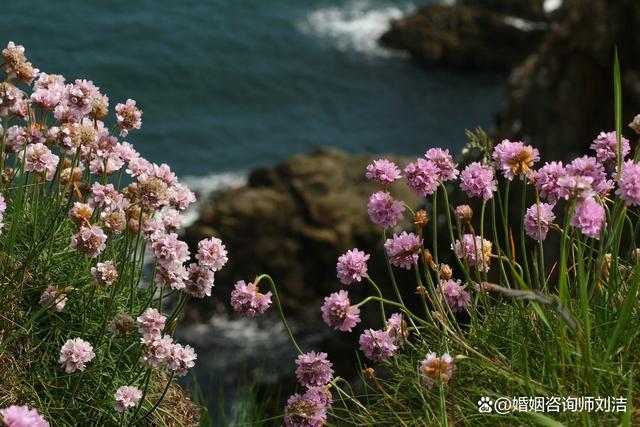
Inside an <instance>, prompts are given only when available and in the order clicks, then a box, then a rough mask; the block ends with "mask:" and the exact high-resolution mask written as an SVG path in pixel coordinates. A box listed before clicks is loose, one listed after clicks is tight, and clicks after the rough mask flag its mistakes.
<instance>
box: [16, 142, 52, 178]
mask: <svg viewBox="0 0 640 427" xmlns="http://www.w3.org/2000/svg"><path fill="white" fill-rule="evenodd" d="M24 157H25V163H24V169H25V170H26V171H27V172H33V173H37V174H39V175H42V176H43V177H44V178H45V179H46V180H47V181H51V180H52V179H53V177H54V176H55V174H56V168H57V167H58V160H59V159H60V158H59V157H58V156H56V155H55V154H53V153H52V152H51V150H49V148H47V146H46V145H44V144H42V143H40V142H38V143H37V144H29V145H27V148H26V150H25V155H24Z"/></svg>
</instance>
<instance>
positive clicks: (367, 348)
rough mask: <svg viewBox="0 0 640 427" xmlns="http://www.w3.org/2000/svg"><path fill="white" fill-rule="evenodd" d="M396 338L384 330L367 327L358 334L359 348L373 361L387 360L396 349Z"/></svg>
mask: <svg viewBox="0 0 640 427" xmlns="http://www.w3.org/2000/svg"><path fill="white" fill-rule="evenodd" d="M395 341H396V339H395V338H394V337H392V336H391V335H389V334H388V333H387V332H385V331H381V330H374V329H367V330H366V331H364V332H363V333H362V335H360V339H359V343H360V350H361V351H362V353H364V355H365V357H366V358H367V359H369V360H371V361H373V362H382V361H384V360H387V359H388V358H390V357H391V356H393V353H395V351H396V350H397V349H398V346H397V345H396V344H395Z"/></svg>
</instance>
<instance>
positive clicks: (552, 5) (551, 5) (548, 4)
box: [543, 0, 562, 13]
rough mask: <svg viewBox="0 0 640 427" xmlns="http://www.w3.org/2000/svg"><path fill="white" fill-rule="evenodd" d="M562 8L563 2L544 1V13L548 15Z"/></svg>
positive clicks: (560, 0)
mask: <svg viewBox="0 0 640 427" xmlns="http://www.w3.org/2000/svg"><path fill="white" fill-rule="evenodd" d="M560 6H562V0H544V4H543V7H544V11H545V12H547V13H551V12H553V11H554V10H556V9H558V8H559V7H560Z"/></svg>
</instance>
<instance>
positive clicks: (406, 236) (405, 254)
mask: <svg viewBox="0 0 640 427" xmlns="http://www.w3.org/2000/svg"><path fill="white" fill-rule="evenodd" d="M384 248H385V250H386V251H387V255H388V256H389V262H390V263H391V265H394V266H396V267H399V268H406V269H407V270H410V269H411V267H413V266H414V265H415V264H417V262H418V255H419V254H420V251H421V250H422V239H421V238H420V237H419V236H417V235H415V234H413V233H407V232H406V231H403V232H402V233H401V234H394V235H393V237H392V238H390V239H387V241H386V242H385V244H384Z"/></svg>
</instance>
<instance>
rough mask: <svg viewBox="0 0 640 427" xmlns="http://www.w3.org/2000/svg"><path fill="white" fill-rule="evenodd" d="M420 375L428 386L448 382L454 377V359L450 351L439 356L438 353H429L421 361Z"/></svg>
mask: <svg viewBox="0 0 640 427" xmlns="http://www.w3.org/2000/svg"><path fill="white" fill-rule="evenodd" d="M419 369H420V375H422V381H423V382H424V385H426V386H427V388H432V387H433V386H434V385H437V384H448V383H449V381H451V378H452V377H453V359H452V358H451V356H449V353H444V354H443V355H442V356H440V357H438V356H437V355H436V353H433V352H432V353H429V354H427V357H425V358H424V360H423V361H422V362H420V368H419Z"/></svg>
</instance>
